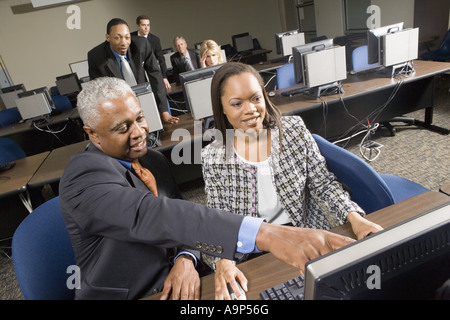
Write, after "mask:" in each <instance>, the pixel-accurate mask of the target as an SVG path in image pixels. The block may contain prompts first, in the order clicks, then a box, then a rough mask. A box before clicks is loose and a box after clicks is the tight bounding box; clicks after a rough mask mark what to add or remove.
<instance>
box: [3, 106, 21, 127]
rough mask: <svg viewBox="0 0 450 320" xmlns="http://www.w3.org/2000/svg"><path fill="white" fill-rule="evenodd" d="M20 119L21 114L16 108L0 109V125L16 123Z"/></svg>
mask: <svg viewBox="0 0 450 320" xmlns="http://www.w3.org/2000/svg"><path fill="white" fill-rule="evenodd" d="M20 120H22V116H21V115H20V112H19V110H17V109H16V108H11V109H6V110H1V111H0V127H5V126H9V125H11V124H15V123H18V122H19V121H20Z"/></svg>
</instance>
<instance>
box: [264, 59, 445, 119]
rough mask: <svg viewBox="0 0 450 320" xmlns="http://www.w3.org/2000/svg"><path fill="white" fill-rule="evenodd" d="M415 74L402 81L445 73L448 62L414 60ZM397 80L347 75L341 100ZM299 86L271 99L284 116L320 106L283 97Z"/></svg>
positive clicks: (336, 97) (332, 97) (302, 98)
mask: <svg viewBox="0 0 450 320" xmlns="http://www.w3.org/2000/svg"><path fill="white" fill-rule="evenodd" d="M414 65H415V73H414V74H413V75H411V76H409V77H404V78H403V79H404V81H405V82H408V81H414V80H419V79H422V78H426V77H432V76H434V75H437V74H440V73H443V72H446V71H449V70H450V63H449V62H437V61H423V60H415V61H414ZM398 82H399V80H397V79H395V78H390V77H389V78H388V77H380V75H379V74H377V73H372V74H359V75H350V74H348V76H347V79H346V80H344V81H343V82H342V87H343V90H344V93H342V94H341V96H342V98H343V99H345V98H349V97H354V96H358V95H364V94H367V92H369V91H370V92H375V91H379V90H383V89H385V88H389V87H393V86H395V85H396V84H397V83H398ZM298 86H300V85H296V86H292V87H289V88H285V89H282V90H276V91H275V93H276V95H275V96H274V97H272V98H271V101H272V102H273V103H274V104H275V105H276V106H277V107H278V108H279V109H280V111H281V112H282V113H283V114H284V115H292V114H296V113H299V110H307V109H309V108H315V107H317V106H321V105H322V100H320V99H311V98H308V97H306V96H304V95H301V94H298V95H294V96H292V97H284V96H282V95H281V92H283V91H287V90H290V89H292V88H295V87H298ZM321 98H322V99H323V100H324V101H326V102H331V101H336V100H339V99H340V96H339V95H338V94H335V95H330V96H324V97H321Z"/></svg>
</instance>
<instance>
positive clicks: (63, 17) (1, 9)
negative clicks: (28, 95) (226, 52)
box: [0, 0, 282, 89]
mask: <svg viewBox="0 0 450 320" xmlns="http://www.w3.org/2000/svg"><path fill="white" fill-rule="evenodd" d="M28 3H30V0H2V1H0V43H1V44H2V45H1V47H0V56H1V57H2V58H3V61H4V63H5V65H6V68H7V69H8V72H9V74H10V76H11V78H12V80H13V82H14V83H15V84H18V83H24V84H25V86H26V88H28V89H33V88H37V87H42V86H48V87H50V86H53V85H54V84H55V78H56V76H59V75H63V74H67V73H70V69H69V63H71V62H76V61H80V60H85V59H86V54H87V52H88V51H89V50H90V49H91V48H93V47H94V46H95V45H97V44H99V43H100V42H102V41H104V40H105V33H106V24H107V22H108V21H109V20H110V19H111V18H114V17H120V18H123V19H125V20H126V21H127V22H128V24H129V25H130V29H131V30H132V31H134V30H135V19H136V17H137V16H138V15H139V14H147V15H149V16H150V18H151V28H152V32H153V33H155V34H156V35H158V36H159V37H160V38H161V42H162V46H163V48H168V47H172V40H173V38H174V37H175V36H176V35H183V36H184V37H185V38H186V40H187V41H188V45H189V46H190V47H193V45H194V43H196V42H201V41H203V40H204V39H207V38H212V39H214V40H216V41H217V42H218V43H219V44H227V43H231V35H233V34H237V33H242V32H247V31H248V32H250V34H251V35H252V36H253V37H255V38H258V40H259V42H260V43H261V45H262V47H263V48H266V49H270V50H273V52H276V47H275V40H274V34H275V33H277V32H280V31H282V26H281V22H280V14H279V5H278V0H245V1H240V0H227V1H217V0H191V1H186V0H164V1H160V0H127V1H123V0H88V1H84V2H79V3H76V5H77V6H78V7H79V8H80V9H81V29H80V30H69V29H68V28H67V26H66V22H67V20H68V18H69V17H70V16H71V13H69V14H68V13H66V10H67V8H68V5H64V6H60V7H52V8H46V9H42V10H34V11H32V12H29V13H22V14H14V13H13V11H12V9H11V7H17V6H20V5H24V4H28ZM273 55H274V53H273V54H272V56H273Z"/></svg>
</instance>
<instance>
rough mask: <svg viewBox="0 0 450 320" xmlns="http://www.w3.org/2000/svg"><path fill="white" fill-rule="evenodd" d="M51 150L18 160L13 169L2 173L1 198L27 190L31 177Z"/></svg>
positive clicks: (0, 180) (0, 174) (0, 179)
mask: <svg viewBox="0 0 450 320" xmlns="http://www.w3.org/2000/svg"><path fill="white" fill-rule="evenodd" d="M49 153H50V152H49V151H46V152H43V153H39V154H35V155H33V156H30V157H26V158H23V159H19V160H16V161H15V162H16V164H15V166H14V167H13V168H12V169H9V170H7V171H3V172H1V173H0V198H2V197H6V196H10V195H14V194H18V193H20V192H23V191H25V190H26V186H27V184H28V181H29V180H30V179H31V177H32V176H33V174H34V173H35V172H36V170H37V169H38V168H39V167H40V166H41V164H42V162H43V161H44V160H45V158H47V156H48V155H49Z"/></svg>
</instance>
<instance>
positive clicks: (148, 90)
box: [132, 82, 163, 132]
mask: <svg viewBox="0 0 450 320" xmlns="http://www.w3.org/2000/svg"><path fill="white" fill-rule="evenodd" d="M132 89H133V91H134V94H135V95H136V97H137V99H138V101H139V104H140V105H141V108H142V111H144V116H145V120H147V124H148V127H149V132H156V131H160V130H162V129H163V125H162V122H161V117H160V115H159V110H158V105H157V104H156V100H155V96H154V94H153V91H152V87H151V85H150V83H148V82H146V83H141V84H137V85H135V86H133V87H132Z"/></svg>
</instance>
